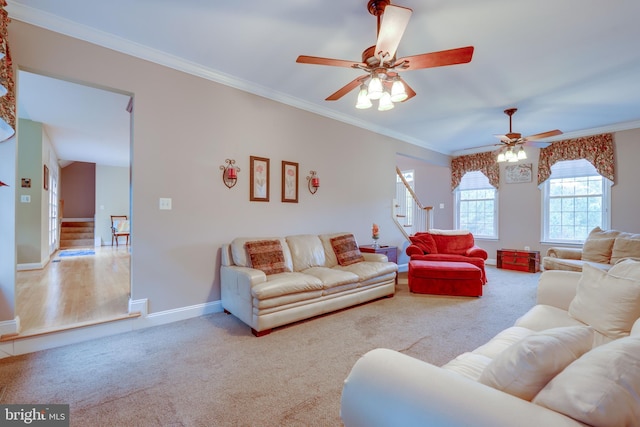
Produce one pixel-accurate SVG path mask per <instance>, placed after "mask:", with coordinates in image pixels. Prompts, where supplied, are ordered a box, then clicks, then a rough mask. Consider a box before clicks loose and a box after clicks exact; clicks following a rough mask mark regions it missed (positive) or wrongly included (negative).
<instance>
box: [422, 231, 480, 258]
mask: <svg viewBox="0 0 640 427" xmlns="http://www.w3.org/2000/svg"><path fill="white" fill-rule="evenodd" d="M454 231H459V230H454ZM432 237H433V240H434V241H435V242H436V246H437V248H438V253H441V254H456V255H466V254H467V249H469V248H471V247H473V245H474V244H475V240H474V239H473V234H471V233H469V232H468V231H467V232H466V233H465V234H435V233H432Z"/></svg>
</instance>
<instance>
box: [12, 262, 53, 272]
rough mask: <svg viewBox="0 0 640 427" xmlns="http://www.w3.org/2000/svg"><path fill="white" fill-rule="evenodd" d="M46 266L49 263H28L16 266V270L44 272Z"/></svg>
mask: <svg viewBox="0 0 640 427" xmlns="http://www.w3.org/2000/svg"><path fill="white" fill-rule="evenodd" d="M46 265H47V263H41V262H30V263H26V264H18V265H17V266H16V270H17V271H25V270H42V269H43V268H44V267H45V266H46Z"/></svg>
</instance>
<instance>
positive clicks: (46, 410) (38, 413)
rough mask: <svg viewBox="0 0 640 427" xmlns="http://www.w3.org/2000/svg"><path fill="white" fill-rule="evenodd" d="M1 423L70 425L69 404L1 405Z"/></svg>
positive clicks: (60, 426)
mask: <svg viewBox="0 0 640 427" xmlns="http://www.w3.org/2000/svg"><path fill="white" fill-rule="evenodd" d="M0 425H2V426H38V427H69V405H0Z"/></svg>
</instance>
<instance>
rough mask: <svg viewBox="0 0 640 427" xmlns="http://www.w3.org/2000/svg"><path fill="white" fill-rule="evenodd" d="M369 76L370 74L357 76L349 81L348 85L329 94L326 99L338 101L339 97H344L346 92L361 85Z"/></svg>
mask: <svg viewBox="0 0 640 427" xmlns="http://www.w3.org/2000/svg"><path fill="white" fill-rule="evenodd" d="M368 77H369V75H368V74H365V75H363V76H360V77H357V78H356V79H354V80H352V81H350V82H349V83H347V84H346V85H344V86H342V87H341V88H340V89H338V90H337V91H336V92H334V93H332V94H331V95H329V96H328V97H327V98H326V99H325V101H337V100H338V99H340V98H342V97H343V96H345V95H346V94H348V93H349V92H351V91H352V90H353V89H355V88H357V87H358V86H360V84H362V82H363V81H364V80H365V79H366V78H368Z"/></svg>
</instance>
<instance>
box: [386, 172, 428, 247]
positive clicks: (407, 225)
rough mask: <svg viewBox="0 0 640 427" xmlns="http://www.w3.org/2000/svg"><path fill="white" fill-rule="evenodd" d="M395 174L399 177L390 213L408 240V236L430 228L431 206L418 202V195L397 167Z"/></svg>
mask: <svg viewBox="0 0 640 427" xmlns="http://www.w3.org/2000/svg"><path fill="white" fill-rule="evenodd" d="M396 174H397V175H398V178H399V179H398V180H397V181H396V182H397V185H396V198H395V199H394V200H393V213H392V215H393V220H394V221H395V223H396V225H397V226H398V228H399V229H400V231H401V232H402V234H403V235H404V236H405V237H406V238H407V240H408V239H409V236H411V235H414V234H416V233H418V232H422V231H427V230H429V229H430V228H431V226H432V224H433V207H431V206H423V205H422V203H420V201H419V200H418V196H416V193H414V192H413V188H411V185H409V183H408V182H407V180H406V179H405V178H404V176H403V175H402V172H401V171H400V169H398V167H396Z"/></svg>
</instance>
